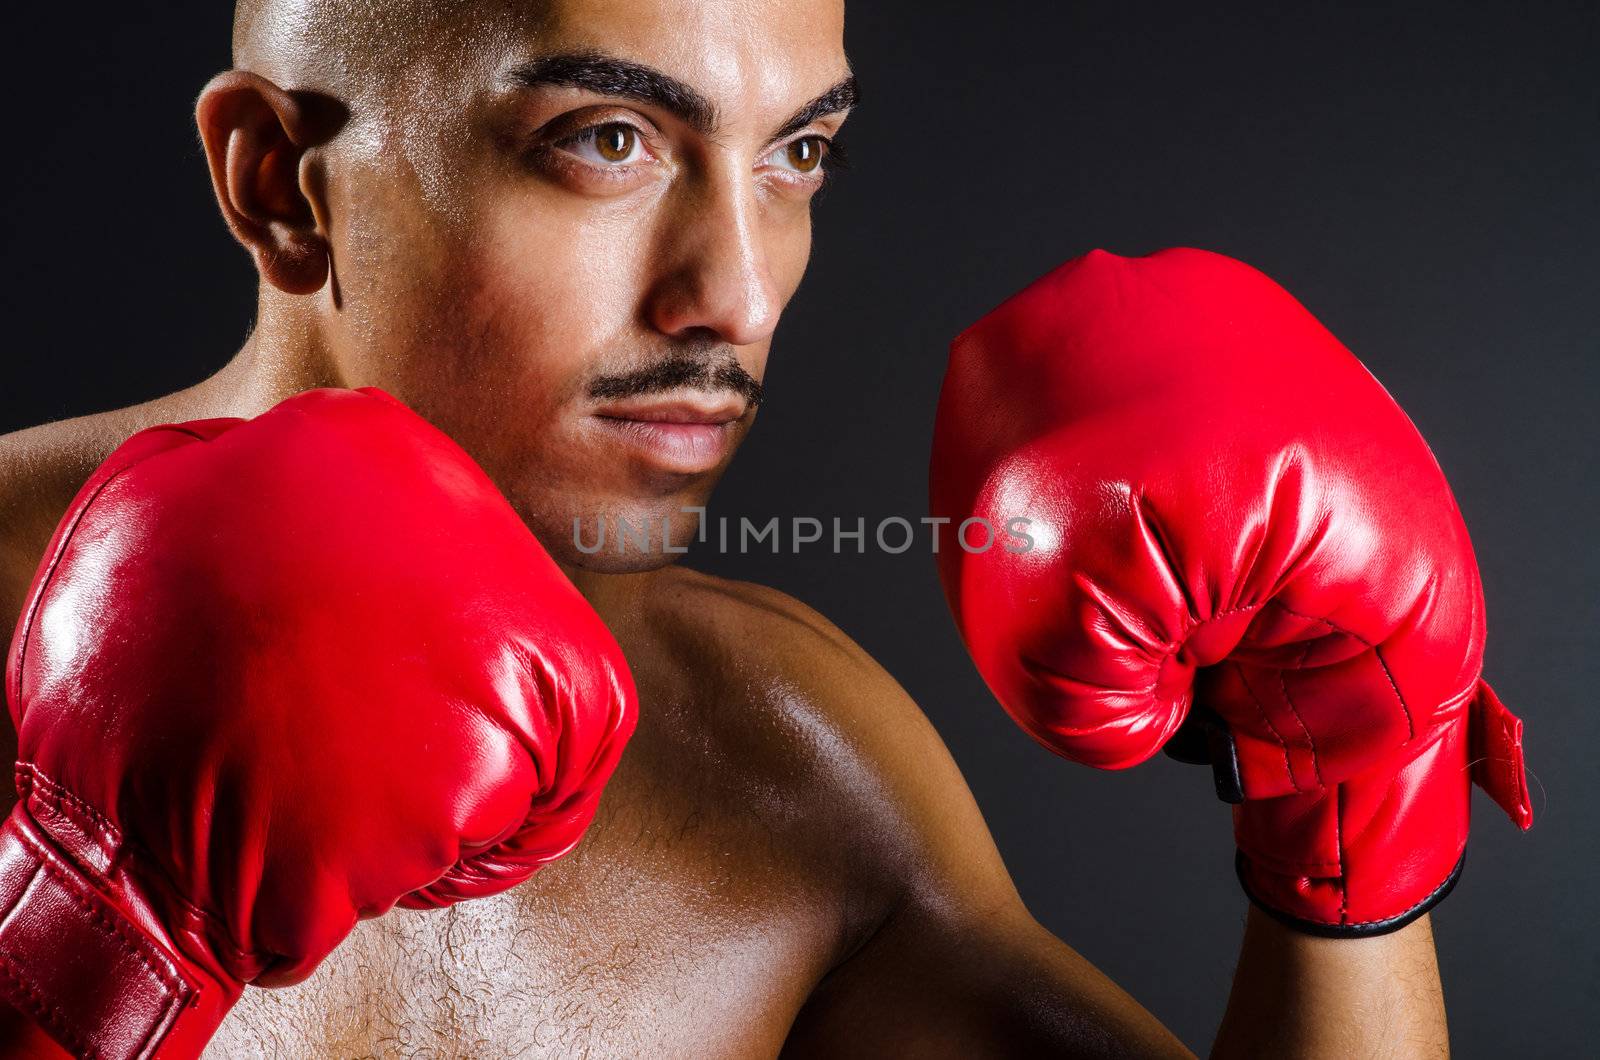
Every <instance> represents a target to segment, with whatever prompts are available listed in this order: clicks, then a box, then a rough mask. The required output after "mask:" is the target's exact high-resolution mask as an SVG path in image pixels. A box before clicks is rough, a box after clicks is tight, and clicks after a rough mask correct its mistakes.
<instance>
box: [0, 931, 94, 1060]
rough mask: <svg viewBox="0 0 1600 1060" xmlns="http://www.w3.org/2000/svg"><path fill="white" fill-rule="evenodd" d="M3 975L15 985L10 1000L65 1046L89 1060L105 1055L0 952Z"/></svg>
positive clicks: (6, 992) (9, 995)
mask: <svg viewBox="0 0 1600 1060" xmlns="http://www.w3.org/2000/svg"><path fill="white" fill-rule="evenodd" d="M0 975H3V976H5V978H6V981H7V982H9V983H10V984H11V986H12V989H10V990H6V991H5V994H6V997H7V999H8V1000H10V1001H11V1002H12V1003H13V1004H17V1005H20V1006H21V1007H22V1009H23V1011H25V1012H26V1013H27V1014H28V1015H30V1016H32V1017H33V1018H34V1019H36V1020H38V1021H39V1022H40V1023H41V1024H43V1025H44V1026H45V1027H47V1028H48V1029H49V1030H50V1032H51V1033H52V1034H53V1035H55V1036H56V1037H57V1040H59V1041H60V1042H61V1044H62V1045H65V1046H67V1047H68V1048H70V1049H71V1050H72V1051H73V1052H75V1053H78V1054H80V1055H82V1056H83V1057H85V1058H86V1060H99V1058H100V1057H102V1056H103V1055H104V1054H103V1053H101V1052H100V1050H98V1049H96V1048H95V1047H94V1045H93V1043H91V1042H90V1041H89V1040H88V1039H87V1038H85V1037H83V1035H81V1034H79V1033H78V1032H77V1031H76V1030H75V1029H74V1028H73V1026H72V1024H71V1023H70V1022H69V1021H68V1020H67V1014H66V1013H65V1012H63V1011H61V1009H59V1008H57V1007H56V1006H55V1005H54V1004H53V1003H51V1001H50V999H49V998H47V997H45V996H44V995H43V994H41V993H40V992H39V991H38V990H36V989H35V988H34V987H33V985H32V984H31V983H29V982H28V981H27V980H26V979H24V978H22V975H21V973H20V972H19V971H18V970H17V968H16V966H15V964H13V963H12V960H11V957H10V956H9V955H8V954H5V953H0Z"/></svg>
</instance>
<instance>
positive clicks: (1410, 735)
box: [1372, 645, 1417, 740]
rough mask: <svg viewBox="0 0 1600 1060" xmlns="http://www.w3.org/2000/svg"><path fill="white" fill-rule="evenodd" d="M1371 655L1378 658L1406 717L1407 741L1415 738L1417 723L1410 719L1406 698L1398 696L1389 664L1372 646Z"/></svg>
mask: <svg viewBox="0 0 1600 1060" xmlns="http://www.w3.org/2000/svg"><path fill="white" fill-rule="evenodd" d="M1372 654H1373V655H1376V656H1377V657H1378V665H1379V666H1381V667H1383V676H1385V677H1387V678H1388V679H1389V687H1390V688H1392V689H1394V698H1395V699H1397V700H1399V701H1400V710H1401V712H1402V713H1404V714H1405V716H1406V730H1407V735H1406V739H1407V740H1415V739H1416V738H1417V723H1416V722H1415V721H1413V720H1412V718H1411V708H1410V707H1408V706H1406V697H1405V696H1402V695H1401V694H1400V686H1399V685H1397V684H1395V680H1394V674H1393V673H1391V672H1390V670H1389V664H1388V663H1387V662H1385V661H1384V659H1383V649H1382V648H1380V647H1378V646H1377V645H1373V647H1372Z"/></svg>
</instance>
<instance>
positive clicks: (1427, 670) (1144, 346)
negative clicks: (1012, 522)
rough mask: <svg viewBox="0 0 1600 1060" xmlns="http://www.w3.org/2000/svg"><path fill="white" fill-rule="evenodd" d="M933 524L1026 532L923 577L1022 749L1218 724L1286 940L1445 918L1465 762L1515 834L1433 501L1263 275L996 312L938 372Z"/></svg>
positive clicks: (1452, 523)
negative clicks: (1197, 713)
mask: <svg viewBox="0 0 1600 1060" xmlns="http://www.w3.org/2000/svg"><path fill="white" fill-rule="evenodd" d="M931 501H932V509H933V513H934V514H935V515H936V516H942V517H946V518H950V519H953V520H955V521H956V522H957V523H959V522H960V521H962V520H964V519H967V518H971V517H974V516H977V517H985V518H987V519H989V520H990V521H991V522H993V523H995V524H996V525H1004V523H1005V522H1006V520H1008V519H1011V518H1013V517H1019V516H1021V517H1031V518H1032V519H1033V523H1032V525H1031V527H1030V528H1029V534H1030V535H1031V536H1032V537H1033V539H1034V541H1035V546H1034V548H1033V549H1032V550H1031V551H1028V552H1025V553H1022V554H1018V553H1016V552H1014V551H1010V550H1007V549H1005V548H1002V547H998V546H997V547H994V548H991V549H989V550H987V551H984V552H981V553H978V552H969V551H966V550H964V549H962V548H957V547H953V546H952V544H951V543H949V542H947V543H946V544H945V546H944V547H943V548H942V549H941V550H940V554H939V562H940V573H941V576H942V578H943V582H944V587H945V592H946V596H947V599H948V600H949V603H950V606H951V608H952V611H953V613H954V615H955V618H956V621H957V624H958V625H959V627H960V629H961V633H962V635H963V637H964V638H965V641H966V643H967V646H968V648H969V649H970V651H971V653H972V656H973V659H974V660H975V662H976V664H977V667H978V669H979V671H980V672H981V673H982V675H983V677H984V679H985V680H986V681H987V683H988V685H989V687H990V688H991V689H992V690H993V692H994V694H995V695H996V697H997V698H998V699H999V700H1000V702H1001V703H1002V704H1003V705H1004V706H1005V707H1006V709H1007V710H1008V711H1009V712H1010V714H1011V715H1012V717H1013V718H1015V719H1016V721H1017V722H1018V723H1019V724H1021V726H1022V727H1023V728H1024V729H1026V730H1027V731H1028V732H1029V733H1030V734H1032V735H1033V736H1034V738H1035V739H1037V740H1038V741H1039V742H1041V743H1043V744H1044V745H1045V746H1046V747H1048V748H1050V749H1051V750H1053V751H1055V752H1057V753H1059V754H1061V755H1064V756H1066V757H1068V758H1072V759H1075V760H1077V761H1080V762H1086V763H1088V764H1090V765H1094V766H1100V767H1104V768H1112V769H1119V768H1123V767H1126V766H1132V765H1134V764H1136V763H1139V762H1142V761H1144V760H1145V759H1146V758H1148V757H1150V756H1151V755H1152V754H1154V753H1155V752H1156V751H1157V750H1159V749H1160V748H1161V747H1162V746H1163V745H1164V744H1166V743H1167V741H1168V740H1169V739H1170V738H1171V737H1172V736H1173V734H1174V733H1175V732H1176V731H1177V730H1178V728H1179V726H1180V724H1182V723H1183V722H1184V720H1185V718H1186V716H1187V715H1188V714H1189V713H1190V709H1191V706H1192V705H1193V704H1195V703H1196V702H1198V703H1199V704H1200V705H1202V706H1204V707H1206V708H1209V709H1210V710H1212V711H1215V712H1216V714H1217V715H1220V717H1221V719H1222V720H1223V722H1224V723H1225V725H1226V727H1227V729H1228V730H1229V731H1230V732H1231V734H1232V736H1233V740H1234V743H1235V745H1236V746H1237V753H1238V760H1239V778H1240V780H1241V782H1242V788H1243V795H1244V801H1243V803H1242V804H1241V805H1239V806H1237V807H1236V809H1235V835H1236V839H1237V842H1238V846H1239V850H1240V858H1239V872H1240V877H1241V880H1242V881H1243V883H1244V885H1245V888H1246V890H1247V891H1248V892H1249V893H1250V895H1251V896H1252V898H1254V899H1255V900H1256V901H1257V902H1258V904H1261V905H1263V906H1264V907H1266V908H1268V909H1269V910H1272V911H1274V912H1276V913H1278V914H1279V915H1280V916H1282V917H1283V918H1284V919H1286V920H1289V921H1291V922H1294V923H1296V924H1297V925H1298V926H1300V927H1302V928H1305V929H1306V930H1311V931H1316V932H1319V933H1326V934H1357V933H1362V932H1373V931H1383V930H1392V929H1394V928H1396V927H1399V926H1401V925H1402V924H1403V923H1405V922H1407V921H1408V919H1409V918H1412V917H1414V916H1415V915H1417V914H1418V913H1420V912H1421V911H1423V910H1425V909H1426V908H1428V907H1429V905H1431V904H1432V902H1434V901H1437V900H1438V898H1439V897H1442V895H1443V893H1444V891H1445V890H1448V887H1449V885H1450V883H1452V882H1453V880H1454V876H1455V873H1456V871H1457V869H1458V866H1459V863H1460V861H1461V858H1462V853H1463V850H1464V846H1465V843H1466V839H1467V824H1468V802H1469V792H1470V787H1469V782H1468V776H1469V762H1470V763H1471V767H1470V774H1471V776H1472V777H1473V778H1474V779H1476V780H1477V781H1478V782H1479V783H1480V784H1481V785H1482V786H1483V787H1484V788H1485V789H1486V790H1487V791H1488V792H1489V794H1490V795H1491V796H1493V797H1494V798H1495V799H1496V801H1498V802H1499V804H1500V805H1501V806H1502V807H1504V809H1505V810H1506V812H1507V813H1508V814H1510V816H1511V818H1512V820H1513V821H1515V822H1516V823H1517V824H1518V825H1520V826H1521V827H1523V828H1526V827H1528V826H1529V824H1531V822H1532V810H1531V807H1530V805H1529V802H1528V795H1527V790H1526V786H1525V782H1524V780H1523V776H1524V771H1523V765H1522V750H1521V723H1520V722H1518V721H1517V720H1516V718H1515V717H1514V716H1512V715H1511V714H1510V712H1509V711H1507V710H1506V709H1505V708H1504V707H1503V706H1502V705H1501V704H1500V702H1499V700H1498V699H1496V698H1495V697H1494V694H1493V692H1492V691H1490V690H1489V687H1488V685H1487V684H1485V683H1483V682H1482V681H1481V680H1480V672H1481V669H1482V665H1483V646H1484V604H1483V592H1482V588H1481V586H1480V583H1479V576H1478V569H1477V565H1476V562H1475V560H1474V558H1473V553H1472V547H1471V544H1470V543H1469V541H1468V538H1467V531H1466V527H1465V525H1464V524H1463V522H1462V519H1461V515H1460V512H1459V511H1458V509H1457V507H1456V503H1455V500H1454V499H1453V497H1452V496H1451V493H1450V489H1449V487H1448V485H1447V484H1446V482H1445V478H1444V475H1443V473H1442V472H1441V471H1440V469H1439V466H1438V464H1437V463H1436V461H1435V460H1434V457H1433V454H1432V453H1431V452H1430V451H1429V449H1428V447H1427V445H1426V444H1425V443H1424V441H1423V439H1422V437H1421V436H1420V435H1419V434H1418V432H1417V430H1416V428H1415V427H1414V426H1413V425H1412V424H1411V422H1410V421H1409V420H1408V419H1407V418H1406V416H1405V414H1404V413H1403V412H1402V411H1401V410H1400V408H1399V406H1398V405H1396V404H1395V402H1394V401H1393V399H1392V398H1391V397H1390V396H1389V394H1388V393H1387V392H1386V391H1385V390H1384V389H1383V387H1382V386H1381V385H1379V383H1378V382H1377V381H1376V380H1375V379H1374V378H1373V377H1372V376H1371V375H1370V374H1369V373H1368V372H1367V371H1366V369H1365V368H1364V367H1363V366H1362V365H1361V363H1360V362H1359V361H1358V360H1356V358H1355V357H1354V356H1353V355H1352V354H1351V353H1350V352H1349V351H1348V350H1346V349H1345V348H1344V346H1342V345H1341V344H1340V343H1339V341H1338V340H1337V339H1335V338H1334V337H1333V335H1331V334H1330V333H1329V332H1328V331H1327V330H1326V329H1325V328H1323V327H1322V325H1321V324H1319V323H1318V322H1317V320H1316V319H1315V318H1314V317H1312V315H1311V314H1310V313H1309V312H1307V311H1306V310H1305V309H1304V307H1302V306H1301V305H1300V304H1299V303H1298V302H1296V301H1295V299H1294V298H1293V297H1291V296H1290V295H1289V294H1288V293H1287V292H1285V291H1284V290H1283V289H1282V288H1281V287H1279V286H1278V285H1277V284H1275V283H1273V282H1272V281H1271V280H1270V279H1268V278H1267V277H1266V276H1264V275H1262V274H1261V273H1259V272H1257V271H1256V270H1255V269H1252V268H1250V267H1249V266H1247V265H1245V264H1243V263H1241V262H1238V261H1234V260H1232V259H1230V258H1227V257H1223V256H1221V255H1217V254H1212V253H1207V252H1205V251H1199V250H1190V249H1172V250H1165V251H1161V252H1159V253H1156V254H1152V255H1149V256H1147V257H1139V258H1124V257H1118V256H1115V255H1112V254H1108V253H1105V252H1104V251H1095V252H1093V253H1090V254H1088V255H1086V256H1084V257H1082V258H1078V259H1075V260H1073V261H1070V262H1068V263H1067V264H1065V265H1063V266H1061V267H1060V268H1058V269H1057V270H1055V271H1054V272H1052V273H1050V274H1049V275H1047V276H1045V277H1044V278H1042V279H1040V280H1039V281H1037V282H1036V283H1034V284H1032V285H1031V286H1029V287H1028V288H1027V289H1026V290H1024V291H1022V292H1021V293H1020V294H1018V295H1016V296H1014V297H1013V298H1011V299H1010V300H1008V301H1007V302H1005V303H1004V304H1003V305H1001V306H1000V307H999V308H997V309H995V310H994V311H993V312H992V313H990V314H989V315H988V316H986V317H985V318H984V319H983V320H981V321H979V322H978V323H977V324H976V325H974V326H973V327H971V328H969V329H968V330H967V331H965V332H963V333H962V334H961V335H960V336H959V337H958V338H957V339H956V340H955V342H954V344H953V345H952V348H951V353H950V362H949V369H948V373H947V375H946V378H945V382H944V389H943V393H942V396H941V400H940V405H939V412H938V420H937V426H936V431H935V441H934V447H933V456H932V473H931ZM970 538H971V540H972V543H973V544H974V545H978V544H981V543H982V533H981V532H977V531H973V532H971V534H970Z"/></svg>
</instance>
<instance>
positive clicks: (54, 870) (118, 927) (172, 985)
mask: <svg viewBox="0 0 1600 1060" xmlns="http://www.w3.org/2000/svg"><path fill="white" fill-rule="evenodd" d="M29 842H30V843H34V844H37V840H33V839H32V838H31V837H29ZM36 856H37V855H36ZM39 866H40V867H41V868H42V869H44V871H45V872H48V873H49V874H50V875H51V876H53V877H55V878H56V880H57V882H59V883H60V884H61V885H62V887H63V888H64V889H65V890H66V894H67V897H68V898H69V899H71V901H72V904H73V905H76V906H77V907H78V908H79V909H82V910H83V911H84V912H85V913H88V914H89V916H90V918H91V919H92V920H94V921H95V922H97V923H98V924H99V925H100V926H101V927H103V928H105V929H107V930H109V931H110V932H111V933H112V934H114V935H117V936H119V937H120V938H121V940H122V941H123V942H124V943H126V944H127V947H128V953H129V954H130V955H131V956H132V957H133V958H134V959H135V960H137V961H138V962H139V963H140V964H142V965H144V966H145V968H146V969H147V970H148V971H149V972H150V973H151V974H152V975H154V976H155V977H156V978H157V979H159V980H160V981H161V985H162V986H164V987H166V988H167V989H168V990H169V991H171V992H173V993H175V994H177V993H182V992H183V990H184V988H186V987H187V986H188V984H187V983H185V982H184V981H183V980H181V979H179V978H177V977H175V976H174V975H173V974H172V972H171V971H170V970H169V969H167V968H163V967H161V966H160V965H158V964H152V963H151V962H150V958H149V957H147V956H145V954H144V953H142V952H141V950H143V949H145V948H146V947H148V946H149V945H150V943H149V940H147V939H145V938H144V936H143V935H140V934H138V933H137V931H136V930H135V929H133V928H131V927H129V926H128V925H127V924H124V923H121V922H119V921H117V920H113V919H112V918H111V917H109V916H107V915H106V913H105V910H103V909H100V908H99V907H98V906H96V905H94V904H93V903H92V902H90V901H89V900H88V899H87V898H85V897H84V896H83V894H82V893H81V890H82V888H83V887H84V886H85V885H84V884H83V883H82V881H80V880H76V879H73V878H72V876H70V875H69V874H68V873H67V872H66V871H65V870H64V869H62V868H61V867H60V866H58V865H55V864H53V863H51V862H50V861H49V860H48V855H47V854H46V856H44V857H40V858H39Z"/></svg>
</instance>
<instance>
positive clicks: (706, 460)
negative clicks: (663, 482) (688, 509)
mask: <svg viewBox="0 0 1600 1060" xmlns="http://www.w3.org/2000/svg"><path fill="white" fill-rule="evenodd" d="M596 420H597V421H598V422H599V423H600V425H601V426H602V427H604V428H605V429H607V430H608V431H610V432H612V434H614V435H616V436H618V437H619V438H620V439H621V440H622V441H623V442H625V443H627V444H628V445H629V446H630V447H632V448H633V449H634V450H635V451H636V452H638V453H639V454H641V455H642V456H644V457H645V458H646V459H648V460H649V461H650V462H651V463H652V464H654V465H656V467H657V468H659V469H660V470H663V471H670V472H675V473H677V474H680V475H695V474H701V473H703V472H706V471H710V470H712V469H713V468H715V467H716V466H717V465H718V464H720V463H722V458H723V456H724V455H726V453H727V449H728V436H729V435H730V434H731V433H732V428H733V424H732V423H670V422H665V421H659V420H623V419H614V418H611V417H607V416H597V417H596Z"/></svg>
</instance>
